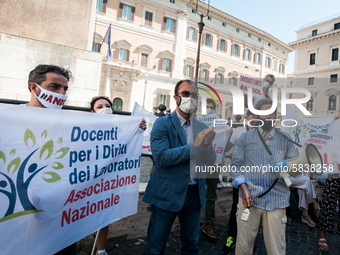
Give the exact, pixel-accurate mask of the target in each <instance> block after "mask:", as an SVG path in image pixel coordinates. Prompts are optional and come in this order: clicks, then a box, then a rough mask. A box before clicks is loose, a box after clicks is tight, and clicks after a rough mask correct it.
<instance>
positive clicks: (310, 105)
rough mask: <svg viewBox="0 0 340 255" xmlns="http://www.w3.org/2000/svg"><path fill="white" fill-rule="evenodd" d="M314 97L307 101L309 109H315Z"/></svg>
mask: <svg viewBox="0 0 340 255" xmlns="http://www.w3.org/2000/svg"><path fill="white" fill-rule="evenodd" d="M313 101H314V100H313V97H311V99H310V100H309V101H308V102H307V111H313Z"/></svg>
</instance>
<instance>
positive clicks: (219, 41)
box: [217, 39, 221, 50]
mask: <svg viewBox="0 0 340 255" xmlns="http://www.w3.org/2000/svg"><path fill="white" fill-rule="evenodd" d="M220 46H221V39H217V50H219V49H220V48H221V47H220Z"/></svg>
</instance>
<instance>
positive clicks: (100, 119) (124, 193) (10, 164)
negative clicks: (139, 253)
mask: <svg viewBox="0 0 340 255" xmlns="http://www.w3.org/2000/svg"><path fill="white" fill-rule="evenodd" d="M0 119H1V128H0V204H1V207H0V228H1V232H0V247H1V253H2V254H54V253H56V252H58V251H59V250H61V249H63V248H64V247H67V246H69V245H71V244H72V243H75V242H76V241H78V240H80V239H82V238H84V237H86V236H88V235H90V234H91V233H93V232H95V231H97V230H98V229H100V228H102V227H105V226H107V225H109V224H110V223H112V222H115V221H117V220H119V219H121V218H124V217H126V216H129V215H132V214H135V213H137V204H138V192H139V170H140V159H141V149H140V148H141V144H142V132H141V131H139V130H138V127H139V124H140V122H141V120H142V118H140V117H126V116H114V115H112V116H111V115H106V114H93V113H85V112H71V111H63V110H51V109H45V108H36V107H26V106H24V105H21V106H11V105H4V104H0Z"/></svg>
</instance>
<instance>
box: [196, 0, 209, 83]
mask: <svg viewBox="0 0 340 255" xmlns="http://www.w3.org/2000/svg"><path fill="white" fill-rule="evenodd" d="M209 6H210V0H208V10H207V13H206V14H205V15H204V14H202V13H199V12H198V0H196V13H197V14H198V15H199V16H200V17H201V20H200V22H198V34H199V35H198V49H197V58H196V70H195V83H196V85H197V82H198V67H199V64H200V53H201V40H202V31H203V27H204V23H203V18H204V17H207V16H208V15H209Z"/></svg>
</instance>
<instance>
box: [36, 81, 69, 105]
mask: <svg viewBox="0 0 340 255" xmlns="http://www.w3.org/2000/svg"><path fill="white" fill-rule="evenodd" d="M36 85H37V86H38V88H39V89H40V94H39V96H37V95H35V94H34V95H35V96H36V97H37V99H38V101H39V102H40V103H41V104H42V105H43V106H44V107H46V108H51V109H58V110H60V109H61V108H62V107H63V105H64V103H65V101H66V99H67V97H68V96H66V95H63V94H59V93H54V92H51V91H49V90H47V89H43V88H42V87H40V86H39V85H38V84H36Z"/></svg>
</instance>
